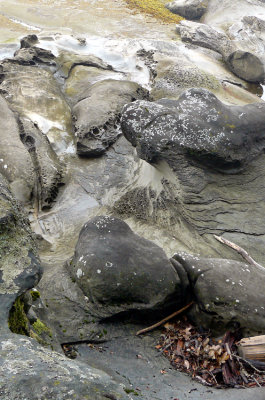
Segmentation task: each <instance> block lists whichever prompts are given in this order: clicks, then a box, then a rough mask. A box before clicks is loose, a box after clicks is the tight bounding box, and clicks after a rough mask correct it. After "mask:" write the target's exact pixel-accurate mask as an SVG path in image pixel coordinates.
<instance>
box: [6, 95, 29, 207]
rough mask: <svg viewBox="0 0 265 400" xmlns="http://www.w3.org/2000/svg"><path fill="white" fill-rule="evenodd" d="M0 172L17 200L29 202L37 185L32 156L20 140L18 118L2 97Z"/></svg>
mask: <svg viewBox="0 0 265 400" xmlns="http://www.w3.org/2000/svg"><path fill="white" fill-rule="evenodd" d="M0 172H1V174H3V176H4V177H5V178H6V179H7V181H8V182H9V184H10V187H11V190H12V192H13V194H14V195H15V196H16V198H17V199H18V200H20V201H22V202H24V203H26V202H29V200H30V198H31V196H32V192H33V189H34V185H35V173H34V167H33V165H32V162H31V158H30V155H29V153H28V151H27V149H26V148H25V146H24V145H23V144H22V142H21V140H20V131H19V127H18V123H17V121H16V118H15V116H14V114H13V113H12V111H11V110H10V108H9V107H8V104H7V102H6V101H5V99H4V98H3V97H1V96H0Z"/></svg>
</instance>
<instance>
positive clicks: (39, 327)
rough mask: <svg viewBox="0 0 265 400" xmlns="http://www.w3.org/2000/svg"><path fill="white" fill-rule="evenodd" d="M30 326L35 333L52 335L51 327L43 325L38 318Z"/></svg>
mask: <svg viewBox="0 0 265 400" xmlns="http://www.w3.org/2000/svg"><path fill="white" fill-rule="evenodd" d="M32 326H33V328H34V331H35V332H36V334H37V335H41V334H43V333H44V334H48V336H50V337H52V331H51V329H50V328H48V326H47V325H45V324H44V323H43V322H42V321H41V320H40V319H37V321H36V322H34V323H33V325H32Z"/></svg>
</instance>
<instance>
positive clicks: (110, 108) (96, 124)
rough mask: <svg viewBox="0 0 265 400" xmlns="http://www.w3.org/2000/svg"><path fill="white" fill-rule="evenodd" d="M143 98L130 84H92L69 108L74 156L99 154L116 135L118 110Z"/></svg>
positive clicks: (142, 91) (108, 82) (118, 82)
mask: <svg viewBox="0 0 265 400" xmlns="http://www.w3.org/2000/svg"><path fill="white" fill-rule="evenodd" d="M146 97H147V92H146V91H145V90H144V89H143V88H141V86H140V85H138V84H137V83H134V82H129V81H118V80H112V79H108V80H103V81H100V82H97V83H95V84H94V85H93V86H92V87H91V88H90V89H89V90H88V91H87V92H86V97H85V99H83V100H81V101H79V102H78V103H77V104H76V105H75V106H74V108H73V114H74V119H75V136H76V146H77V154H79V155H81V156H86V157H94V156H98V155H101V154H103V153H104V152H105V151H106V149H107V148H108V147H109V146H110V145H111V144H113V143H114V142H115V141H116V140H117V137H118V136H119V134H120V131H119V127H118V123H119V119H120V112H121V109H122V107H123V106H124V105H125V104H127V103H128V102H131V101H133V100H136V99H143V98H146Z"/></svg>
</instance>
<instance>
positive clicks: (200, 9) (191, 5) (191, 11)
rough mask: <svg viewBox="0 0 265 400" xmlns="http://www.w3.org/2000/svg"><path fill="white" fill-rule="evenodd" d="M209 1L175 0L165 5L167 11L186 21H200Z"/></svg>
mask: <svg viewBox="0 0 265 400" xmlns="http://www.w3.org/2000/svg"><path fill="white" fill-rule="evenodd" d="M208 3H209V0H175V1H172V2H170V3H168V4H167V5H166V7H167V8H168V9H169V11H171V12H173V13H174V14H178V15H181V16H182V17H184V18H187V19H191V20H192V19H200V18H201V17H202V16H203V14H204V13H205V12H206V10H207V6H208Z"/></svg>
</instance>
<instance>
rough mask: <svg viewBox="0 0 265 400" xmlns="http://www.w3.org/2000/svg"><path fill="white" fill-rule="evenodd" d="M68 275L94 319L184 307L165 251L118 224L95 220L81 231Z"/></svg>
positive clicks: (107, 220) (177, 279)
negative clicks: (127, 312)
mask: <svg viewBox="0 0 265 400" xmlns="http://www.w3.org/2000/svg"><path fill="white" fill-rule="evenodd" d="M68 270H69V272H70V273H71V276H72V278H73V279H75V280H76V282H77V284H78V286H79V287H80V288H81V289H82V291H83V293H84V296H87V297H88V300H89V302H90V307H91V313H92V314H93V315H95V316H99V317H110V316H113V315H115V314H118V313H120V312H122V311H129V310H154V309H159V308H162V307H165V306H168V305H169V304H170V302H172V300H173V301H174V302H175V303H176V304H180V303H181V302H182V301H183V299H182V298H181V295H182V292H181V285H180V279H179V277H178V275H177V273H176V271H175V270H174V268H173V267H172V265H171V263H170V262H169V261H168V259H167V257H166V254H165V253H164V251H163V250H162V249H161V248H160V247H158V246H157V245H155V244H154V243H152V242H150V241H149V240H146V239H144V238H142V237H140V236H138V235H136V234H135V233H133V231H132V230H131V229H130V228H129V226H128V225H127V224H126V223H125V222H123V221H122V220H120V219H117V218H113V217H106V216H100V217H95V218H93V219H92V220H90V221H89V222H87V223H86V224H85V225H84V227H83V228H82V230H81V232H80V235H79V239H78V242H77V245H76V249H75V255H74V258H73V260H72V261H71V262H70V263H69V264H68Z"/></svg>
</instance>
